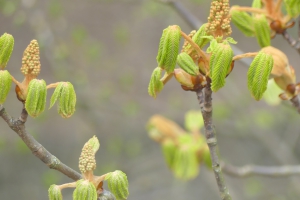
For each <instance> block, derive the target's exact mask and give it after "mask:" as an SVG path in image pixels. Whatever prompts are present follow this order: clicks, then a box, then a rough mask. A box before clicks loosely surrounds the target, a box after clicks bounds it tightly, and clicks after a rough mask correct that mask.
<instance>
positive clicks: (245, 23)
mask: <svg viewBox="0 0 300 200" xmlns="http://www.w3.org/2000/svg"><path fill="white" fill-rule="evenodd" d="M235 7H238V6H235ZM230 14H231V20H232V22H233V24H234V25H235V26H236V27H237V28H238V29H239V30H240V31H241V32H242V33H243V34H244V35H245V36H248V37H252V36H254V34H255V33H254V27H253V18H252V17H251V16H250V15H249V14H248V13H247V12H244V11H238V10H234V9H232V11H231V12H230Z"/></svg>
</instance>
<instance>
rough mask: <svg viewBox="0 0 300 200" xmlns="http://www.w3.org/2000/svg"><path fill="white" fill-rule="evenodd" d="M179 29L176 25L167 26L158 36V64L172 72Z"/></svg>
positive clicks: (178, 40)
mask: <svg viewBox="0 0 300 200" xmlns="http://www.w3.org/2000/svg"><path fill="white" fill-rule="evenodd" d="M180 32H181V29H180V27H179V26H177V25H173V26H169V27H168V28H166V29H164V31H163V34H162V36H161V38H160V42H159V48H158V54H157V57H156V60H157V63H158V66H159V67H160V68H162V69H164V70H166V72H167V73H168V74H169V73H172V72H173V70H174V68H175V65H176V59H177V55H178V51H179V44H180V37H181V33H180Z"/></svg>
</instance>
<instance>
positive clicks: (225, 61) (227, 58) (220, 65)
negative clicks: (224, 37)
mask: <svg viewBox="0 0 300 200" xmlns="http://www.w3.org/2000/svg"><path fill="white" fill-rule="evenodd" d="M232 58H233V51H232V49H231V47H230V45H229V44H228V42H223V43H218V44H217V46H216V47H215V48H214V49H213V51H212V55H211V57H210V61H209V66H210V78H211V80H212V84H211V89H212V91H214V92H216V91H218V90H219V89H220V88H222V87H223V86H224V85H225V78H226V76H227V73H228V71H229V69H230V65H231V62H232Z"/></svg>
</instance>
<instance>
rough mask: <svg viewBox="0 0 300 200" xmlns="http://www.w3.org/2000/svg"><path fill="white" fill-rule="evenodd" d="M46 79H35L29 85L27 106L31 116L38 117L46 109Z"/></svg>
mask: <svg viewBox="0 0 300 200" xmlns="http://www.w3.org/2000/svg"><path fill="white" fill-rule="evenodd" d="M46 87H47V86H46V82H45V81H44V80H38V79H33V80H31V81H30V83H29V86H28V93H27V97H26V102H25V108H26V110H27V112H28V114H29V115H30V116H31V117H37V116H38V115H39V114H41V113H42V112H43V111H44V110H45V106H46V96H47V88H46Z"/></svg>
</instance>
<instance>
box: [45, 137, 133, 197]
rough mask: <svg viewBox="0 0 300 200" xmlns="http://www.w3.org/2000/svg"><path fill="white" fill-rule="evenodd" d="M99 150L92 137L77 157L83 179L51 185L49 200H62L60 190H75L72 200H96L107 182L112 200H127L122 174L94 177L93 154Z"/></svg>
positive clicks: (125, 180) (97, 141) (115, 172)
mask: <svg viewBox="0 0 300 200" xmlns="http://www.w3.org/2000/svg"><path fill="white" fill-rule="evenodd" d="M99 148H100V143H99V140H98V139H97V137H95V136H94V137H92V138H91V139H90V140H89V141H88V142H86V143H85V145H84V146H83V148H82V152H81V155H80V157H79V169H80V171H81V172H82V175H83V178H82V179H80V180H78V181H76V182H73V183H66V184H63V185H51V186H50V188H49V190H48V194H49V200H62V194H61V190H62V189H64V188H75V190H74V192H73V199H74V200H97V199H98V197H99V196H101V195H102V193H103V191H104V190H103V188H102V186H103V181H107V185H108V188H109V190H110V191H111V193H112V194H113V197H112V199H116V200H124V199H127V197H128V195H129V192H128V180H127V176H126V174H125V173H124V172H122V171H120V170H116V171H114V172H109V173H107V174H104V175H102V176H95V175H94V174H93V171H94V170H95V169H96V160H95V154H96V152H97V151H98V149H99Z"/></svg>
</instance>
